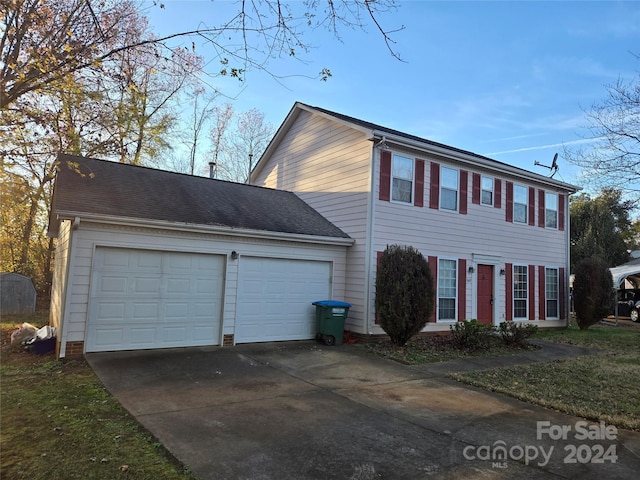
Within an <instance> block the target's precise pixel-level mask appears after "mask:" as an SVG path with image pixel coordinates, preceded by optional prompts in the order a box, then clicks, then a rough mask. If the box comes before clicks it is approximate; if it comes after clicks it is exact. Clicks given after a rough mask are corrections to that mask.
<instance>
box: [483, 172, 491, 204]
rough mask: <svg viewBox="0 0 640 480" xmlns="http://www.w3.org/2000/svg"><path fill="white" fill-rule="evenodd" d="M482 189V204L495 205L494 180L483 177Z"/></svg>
mask: <svg viewBox="0 0 640 480" xmlns="http://www.w3.org/2000/svg"><path fill="white" fill-rule="evenodd" d="M480 188H481V190H480V203H481V204H482V205H493V178H491V177H485V176H483V177H482V180H481V187H480Z"/></svg>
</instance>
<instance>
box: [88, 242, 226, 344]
mask: <svg viewBox="0 0 640 480" xmlns="http://www.w3.org/2000/svg"><path fill="white" fill-rule="evenodd" d="M223 280H224V257H223V256H220V255H200V254H189V253H175V252H158V251H147V250H133V249H125V248H100V247H98V248H97V249H96V252H95V257H94V261H93V272H92V276H91V294H90V298H89V319H88V325H87V345H86V350H87V351H88V352H99V351H112V350H136V349H144V348H167V347H183V346H197V345H219V344H220V315H221V305H222V291H223V284H224V281H223Z"/></svg>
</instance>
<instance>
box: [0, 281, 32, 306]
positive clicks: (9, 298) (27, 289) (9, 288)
mask: <svg viewBox="0 0 640 480" xmlns="http://www.w3.org/2000/svg"><path fill="white" fill-rule="evenodd" d="M35 311H36V289H35V287H34V286H33V282H32V281H31V279H30V278H29V277H25V276H24V275H20V274H19V273H0V314H2V315H9V314H15V313H33V312H35Z"/></svg>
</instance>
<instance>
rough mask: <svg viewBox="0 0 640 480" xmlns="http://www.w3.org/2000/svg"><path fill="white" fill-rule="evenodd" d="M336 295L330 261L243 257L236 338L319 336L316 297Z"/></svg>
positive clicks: (270, 339)
mask: <svg viewBox="0 0 640 480" xmlns="http://www.w3.org/2000/svg"><path fill="white" fill-rule="evenodd" d="M327 298H331V263H330V262H321V261H309V260H291V259H274V258H259V257H242V258H241V262H240V277H239V282H238V310H237V320H236V329H235V342H236V343H250V342H273V341H281V340H307V339H311V338H314V337H315V333H316V332H315V307H314V306H313V305H312V302H314V301H316V300H325V299H327Z"/></svg>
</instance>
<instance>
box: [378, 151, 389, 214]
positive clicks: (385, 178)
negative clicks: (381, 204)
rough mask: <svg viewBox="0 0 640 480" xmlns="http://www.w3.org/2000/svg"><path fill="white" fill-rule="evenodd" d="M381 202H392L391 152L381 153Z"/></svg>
mask: <svg viewBox="0 0 640 480" xmlns="http://www.w3.org/2000/svg"><path fill="white" fill-rule="evenodd" d="M380 200H382V201H385V202H388V201H389V200H391V152H390V151H388V150H382V151H381V152H380Z"/></svg>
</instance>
